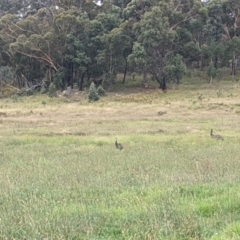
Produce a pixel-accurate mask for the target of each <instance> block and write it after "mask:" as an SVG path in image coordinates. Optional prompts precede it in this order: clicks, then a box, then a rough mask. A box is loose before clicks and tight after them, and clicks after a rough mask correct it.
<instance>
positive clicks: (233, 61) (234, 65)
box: [231, 52, 236, 76]
mask: <svg viewBox="0 0 240 240" xmlns="http://www.w3.org/2000/svg"><path fill="white" fill-rule="evenodd" d="M235 63H236V55H235V52H233V57H232V72H231V75H232V76H235V75H236V64H235Z"/></svg>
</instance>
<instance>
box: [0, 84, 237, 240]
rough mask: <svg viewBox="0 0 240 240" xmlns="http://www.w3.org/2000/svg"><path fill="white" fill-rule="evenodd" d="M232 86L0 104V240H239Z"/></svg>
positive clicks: (29, 99)
mask: <svg viewBox="0 0 240 240" xmlns="http://www.w3.org/2000/svg"><path fill="white" fill-rule="evenodd" d="M239 89H240V83H238V82H233V81H228V82H227V81H225V82H224V81H221V82H214V83H213V84H212V85H209V84H207V83H206V82H205V80H200V79H196V80H195V81H193V82H191V83H189V82H188V81H185V82H184V83H183V84H181V85H180V86H178V88H177V90H171V89H170V90H169V91H168V92H167V93H166V94H165V93H162V92H161V91H160V90H158V89H143V88H138V89H136V87H134V86H132V85H130V84H129V85H128V84H126V87H122V89H121V92H118V91H115V90H114V89H113V91H112V92H111V93H109V94H108V96H107V97H104V98H101V100H99V101H98V102H94V103H89V102H88V101H87V95H86V93H75V94H74V96H72V98H70V99H64V98H49V97H47V96H45V95H36V96H29V97H17V96H15V97H12V98H7V99H0V182H1V184H0V239H39V240H40V239H42V240H43V239H44V240H50V239H83V240H84V239H92V240H100V239H101V240H105V239H113V240H119V239H129V240H130V239H131V240H133V239H136V240H140V239H149V240H150V239H151V240H152V239H164V240H165V239H166V240H170V239H171V240H174V239H175V240H183V239H211V240H221V239H222V240H226V239H227V240H228V239H231V240H235V239H236V240H237V239H240V191H239V187H240V184H239V183H240V175H239V174H240V91H239ZM211 128H213V129H214V132H215V133H218V134H221V136H223V137H224V141H218V140H215V139H212V138H211V137H210V129H211ZM116 137H117V138H118V141H119V142H121V143H122V144H123V146H124V149H123V150H122V151H119V150H118V149H116V148H115V146H114V142H115V139H116Z"/></svg>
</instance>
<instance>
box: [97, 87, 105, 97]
mask: <svg viewBox="0 0 240 240" xmlns="http://www.w3.org/2000/svg"><path fill="white" fill-rule="evenodd" d="M97 93H98V95H99V96H105V95H106V91H105V90H104V88H103V87H102V86H101V85H100V86H99V87H98V88H97Z"/></svg>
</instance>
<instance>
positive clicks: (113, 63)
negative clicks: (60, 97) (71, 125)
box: [0, 0, 240, 92]
mask: <svg viewBox="0 0 240 240" xmlns="http://www.w3.org/2000/svg"><path fill="white" fill-rule="evenodd" d="M239 35H240V3H239V1H238V0H211V1H207V2H202V1H200V0H132V1H130V0H111V1H109V0H106V1H102V2H94V1H91V0H82V1H77V0H72V1H70V0H64V1H60V0H52V1H48V0H39V1H33V0H24V1H23V0H21V1H16V0H4V1H1V3H0V66H1V68H0V73H1V79H2V80H3V81H5V82H6V81H7V82H8V83H10V84H11V85H13V86H15V87H17V88H23V87H24V88H31V87H33V86H39V87H41V88H44V89H42V90H43V91H44V92H45V91H48V90H49V86H50V85H51V83H52V86H54V88H56V89H61V90H62V91H63V90H64V89H66V88H67V87H69V86H71V87H73V86H77V87H78V89H79V90H83V89H84V87H89V85H90V83H91V81H92V80H95V81H98V80H100V82H101V83H102V86H103V88H104V89H105V90H106V91H107V90H109V89H111V85H112V84H113V83H114V81H115V80H116V77H117V75H118V74H121V76H122V82H123V83H124V82H125V81H126V76H127V74H131V75H132V79H133V78H134V76H135V75H137V74H141V75H142V76H143V83H144V84H145V83H146V82H147V80H148V79H149V78H148V76H151V79H152V80H154V81H156V82H157V83H158V86H159V87H160V88H161V89H163V90H165V89H166V88H167V84H168V83H170V82H171V83H179V82H180V80H181V78H182V76H183V74H184V73H186V72H187V71H189V70H190V71H191V70H192V69H193V68H197V69H199V70H201V71H205V72H206V73H207V75H208V77H209V79H208V80H209V81H210V82H211V81H212V79H213V78H214V77H216V76H217V74H219V73H220V72H221V70H222V69H226V68H228V69H231V70H230V71H229V74H231V75H232V76H233V77H234V76H235V75H236V69H237V66H238V63H239V54H240V39H239ZM130 79H131V78H130Z"/></svg>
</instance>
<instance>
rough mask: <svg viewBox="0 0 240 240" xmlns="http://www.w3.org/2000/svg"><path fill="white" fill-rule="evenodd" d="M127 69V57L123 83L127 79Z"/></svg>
mask: <svg viewBox="0 0 240 240" xmlns="http://www.w3.org/2000/svg"><path fill="white" fill-rule="evenodd" d="M127 69H128V62H127V59H126V63H125V69H124V75H123V80H122V83H123V84H124V83H125V80H126V75H127Z"/></svg>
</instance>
